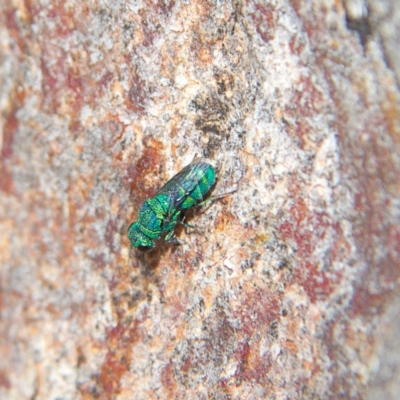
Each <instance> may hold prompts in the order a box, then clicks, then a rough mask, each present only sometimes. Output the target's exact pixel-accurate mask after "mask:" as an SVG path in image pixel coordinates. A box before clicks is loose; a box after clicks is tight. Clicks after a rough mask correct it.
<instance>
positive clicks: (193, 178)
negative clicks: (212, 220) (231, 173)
mask: <svg viewBox="0 0 400 400" xmlns="http://www.w3.org/2000/svg"><path fill="white" fill-rule="evenodd" d="M215 181H216V177H215V170H214V167H213V166H212V165H210V164H208V163H206V162H205V161H202V160H201V159H200V158H197V159H195V160H193V161H192V162H191V163H190V164H189V165H187V166H186V167H185V168H183V169H182V171H180V172H179V173H178V174H176V175H175V176H174V177H173V178H171V179H170V180H169V181H168V182H167V183H166V184H165V185H164V186H163V187H162V188H161V189H160V190H159V191H158V192H157V193H156V194H155V195H154V196H153V197H150V198H149V199H147V200H146V201H145V202H144V203H143V205H142V207H141V208H140V210H139V215H138V218H137V220H136V222H134V223H132V224H131V225H130V227H129V229H128V237H129V240H130V241H131V243H132V246H134V247H136V248H137V249H139V250H141V251H148V250H151V249H152V248H153V247H155V243H154V241H155V240H159V239H161V238H164V240H165V241H167V242H177V239H176V238H175V237H174V229H175V225H176V224H177V223H178V222H180V219H179V218H180V216H181V213H182V211H184V210H187V209H188V208H191V207H195V206H201V205H203V204H204V203H205V202H207V201H208V200H210V199H208V200H204V198H205V196H206V195H207V193H208V192H209V191H210V190H211V188H212V187H213V186H214V184H215ZM189 226H190V225H189Z"/></svg>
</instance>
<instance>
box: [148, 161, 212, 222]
mask: <svg viewBox="0 0 400 400" xmlns="http://www.w3.org/2000/svg"><path fill="white" fill-rule="evenodd" d="M209 167H210V164H208V163H206V162H205V161H203V160H202V158H200V157H199V158H196V159H195V160H193V161H192V162H191V163H190V164H189V165H187V166H186V167H185V168H183V169H182V171H180V172H178V173H177V174H176V175H175V176H173V177H172V178H171V179H170V180H169V181H168V182H167V183H166V184H165V185H164V186H163V187H162V188H161V189H160V190H159V191H158V192H157V193H156V194H155V195H158V194H161V193H165V194H168V196H169V207H170V209H169V215H172V214H173V211H174V210H176V209H179V208H180V206H181V205H182V203H183V202H184V201H185V200H186V199H187V197H188V196H190V194H191V193H192V192H193V190H194V189H195V188H196V186H197V185H198V184H199V173H198V172H199V170H202V171H204V172H205V171H206V170H207V169H208V168H209Z"/></svg>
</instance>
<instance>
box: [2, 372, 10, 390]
mask: <svg viewBox="0 0 400 400" xmlns="http://www.w3.org/2000/svg"><path fill="white" fill-rule="evenodd" d="M0 387H3V388H5V389H10V388H11V383H10V381H9V379H8V377H7V375H6V373H5V372H3V371H0Z"/></svg>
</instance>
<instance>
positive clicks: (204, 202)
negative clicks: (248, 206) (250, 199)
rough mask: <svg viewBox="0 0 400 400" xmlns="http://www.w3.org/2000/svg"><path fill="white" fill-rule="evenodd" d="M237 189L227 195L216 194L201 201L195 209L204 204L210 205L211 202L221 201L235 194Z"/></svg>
mask: <svg viewBox="0 0 400 400" xmlns="http://www.w3.org/2000/svg"><path fill="white" fill-rule="evenodd" d="M236 190H237V189H234V190H232V191H231V192H228V193H223V194H217V195H215V196H210V197H209V198H208V199H205V200H203V201H202V202H200V203H199V204H197V207H203V206H205V205H206V204H208V203H210V202H211V201H214V200H218V199H222V198H223V197H226V196H229V195H230V194H232V193H235V192H236Z"/></svg>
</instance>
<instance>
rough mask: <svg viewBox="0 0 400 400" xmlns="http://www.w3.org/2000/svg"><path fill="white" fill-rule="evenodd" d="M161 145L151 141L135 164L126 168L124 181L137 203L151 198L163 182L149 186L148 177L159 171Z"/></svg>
mask: <svg viewBox="0 0 400 400" xmlns="http://www.w3.org/2000/svg"><path fill="white" fill-rule="evenodd" d="M162 148H163V145H162V144H161V142H159V141H151V143H149V144H148V146H146V147H145V149H144V151H143V154H142V156H141V157H140V158H139V160H138V161H137V162H135V163H132V164H129V165H127V166H126V175H125V179H126V180H127V183H128V185H129V186H130V190H131V193H132V197H133V198H136V200H139V201H138V203H139V202H140V203H141V202H143V201H144V200H146V199H147V198H148V197H150V196H152V195H153V194H154V193H155V191H156V190H157V188H159V187H161V185H162V184H163V183H165V182H163V181H162V180H159V181H158V182H157V184H154V183H153V184H149V183H147V182H148V179H149V177H150V176H151V175H152V174H153V173H154V172H156V171H158V170H159V166H160V163H161V159H160V155H159V154H160V151H161V150H162Z"/></svg>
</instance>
